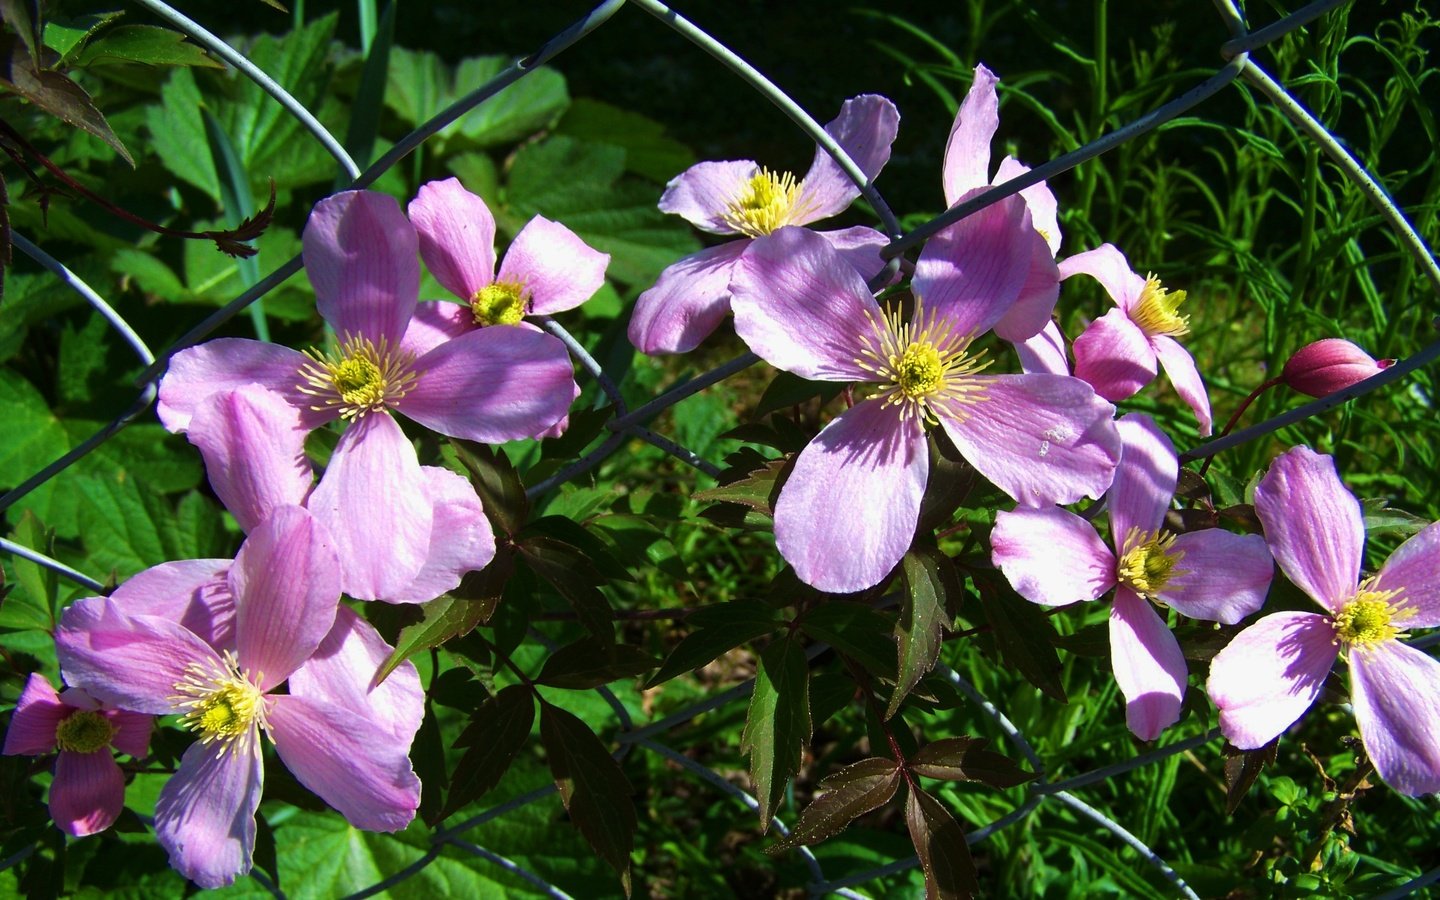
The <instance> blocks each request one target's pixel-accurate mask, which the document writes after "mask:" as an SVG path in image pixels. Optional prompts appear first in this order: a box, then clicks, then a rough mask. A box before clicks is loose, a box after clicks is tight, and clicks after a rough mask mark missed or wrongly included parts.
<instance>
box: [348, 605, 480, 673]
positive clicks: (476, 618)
mask: <svg viewBox="0 0 1440 900" xmlns="http://www.w3.org/2000/svg"><path fill="white" fill-rule="evenodd" d="M423 608H424V610H425V617H424V618H423V619H421V620H420V621H419V622H416V623H415V624H414V625H406V626H405V627H404V628H402V629H400V637H399V639H397V640H396V641H395V649H394V651H392V652H391V654H390V655H389V656H388V657H386V659H385V662H383V663H381V665H380V670H379V671H378V672H376V673H375V679H376V681H377V682H378V681H384V680H385V679H386V678H387V677H389V675H390V673H391V672H393V671H395V669H396V668H397V667H399V665H400V664H401V663H403V662H404V661H405V660H407V659H409V658H410V657H412V656H414V655H415V654H417V653H422V652H424V651H426V650H429V649H430V648H431V647H438V646H440V645H441V644H443V643H445V642H446V641H448V640H450V639H451V638H453V637H458V636H459V635H462V634H468V633H469V632H470V630H471V629H473V628H474V627H475V626H476V625H478V624H480V621H481V619H482V618H483V615H484V613H485V603H484V602H482V601H476V600H465V599H462V598H459V597H455V596H452V595H450V594H441V595H440V596H439V597H437V598H435V599H434V600H431V601H430V602H429V603H426V604H424V606H423Z"/></svg>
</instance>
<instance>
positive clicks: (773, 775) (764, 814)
mask: <svg viewBox="0 0 1440 900" xmlns="http://www.w3.org/2000/svg"><path fill="white" fill-rule="evenodd" d="M809 680H810V667H809V662H808V661H807V660H806V659H805V648H804V647H803V646H801V642H800V639H799V637H798V636H797V635H794V634H789V635H786V636H785V637H783V638H781V639H780V640H778V641H774V642H772V643H771V644H770V646H768V647H766V648H765V650H764V651H763V652H762V653H761V654H760V665H759V667H758V668H757V670H756V672H755V690H754V692H753V693H752V694H751V695H750V708H749V710H748V711H747V712H746V715H745V730H744V732H743V733H742V734H741V735H740V751H741V752H742V753H749V754H750V780H751V782H752V783H753V784H754V785H755V799H756V800H757V801H759V810H758V811H759V813H760V830H761V831H766V830H768V829H769V827H770V819H771V817H772V816H774V814H775V804H776V803H778V802H779V801H780V797H781V795H782V794H784V792H785V785H786V783H787V782H788V781H789V780H790V778H791V776H793V775H794V774H795V773H796V772H798V771H800V760H801V758H802V756H803V754H804V750H805V745H806V744H808V743H809V742H810V733H811V722H810V684H809Z"/></svg>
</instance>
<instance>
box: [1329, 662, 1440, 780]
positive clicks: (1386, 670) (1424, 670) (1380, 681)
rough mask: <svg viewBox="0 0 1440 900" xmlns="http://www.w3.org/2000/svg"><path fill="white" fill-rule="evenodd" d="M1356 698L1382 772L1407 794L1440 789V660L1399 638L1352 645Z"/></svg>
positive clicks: (1357, 717) (1362, 726)
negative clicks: (1359, 646) (1368, 646)
mask: <svg viewBox="0 0 1440 900" xmlns="http://www.w3.org/2000/svg"><path fill="white" fill-rule="evenodd" d="M1350 700H1351V703H1352V704H1353V705H1354V708H1355V722H1356V724H1358V725H1359V726H1360V737H1361V738H1362V739H1363V740H1364V741H1365V752H1366V753H1368V754H1369V755H1370V761H1371V762H1373V763H1375V770H1376V771H1377V772H1379V773H1380V777H1381V778H1383V779H1385V782H1386V783H1387V784H1389V785H1390V786H1391V787H1393V788H1394V789H1395V790H1397V791H1399V792H1400V793H1402V794H1404V795H1406V796H1407V797H1418V796H1420V795H1421V794H1430V793H1434V792H1435V791H1440V662H1437V661H1435V660H1434V659H1433V658H1431V657H1430V656H1428V655H1426V654H1425V653H1423V652H1421V651H1419V650H1416V649H1415V648H1414V647H1407V646H1406V645H1404V644H1402V643H1400V642H1399V641H1387V642H1385V643H1384V644H1379V645H1377V646H1375V647H1373V648H1371V649H1370V650H1368V651H1367V650H1356V649H1351V651H1350Z"/></svg>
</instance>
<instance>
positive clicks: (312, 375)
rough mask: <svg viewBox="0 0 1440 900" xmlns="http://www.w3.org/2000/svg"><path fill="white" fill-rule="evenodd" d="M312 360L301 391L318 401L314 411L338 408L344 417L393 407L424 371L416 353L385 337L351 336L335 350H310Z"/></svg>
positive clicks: (303, 375) (302, 372)
mask: <svg viewBox="0 0 1440 900" xmlns="http://www.w3.org/2000/svg"><path fill="white" fill-rule="evenodd" d="M306 355H307V356H309V357H310V359H311V360H312V361H311V362H309V363H307V364H306V365H304V366H303V367H301V369H300V378H301V383H300V384H299V385H298V388H299V390H300V392H301V393H304V394H309V395H310V396H311V397H314V398H316V400H317V401H318V402H317V403H316V404H315V405H313V406H311V407H310V408H311V409H313V410H327V411H337V412H339V413H340V417H341V418H342V419H358V418H360V417H362V416H364V415H365V414H366V413H368V412H373V411H375V410H377V409H384V408H385V407H388V406H393V405H395V403H396V402H397V401H398V400H399V399H400V398H401V397H404V396H405V394H406V393H407V392H409V390H410V389H411V388H412V387H414V386H415V382H416V381H417V380H418V379H419V377H420V374H419V373H418V372H416V371H415V370H414V368H413V364H414V362H415V355H414V354H413V353H408V352H405V351H402V350H400V349H399V348H396V347H391V346H390V344H389V342H388V341H386V340H385V339H384V338H382V339H381V340H380V343H378V344H377V343H375V342H374V341H371V340H370V339H369V338H362V337H351V338H349V339H347V340H345V341H343V342H342V343H341V344H340V346H339V348H338V349H337V350H335V352H333V353H329V354H322V353H320V352H319V351H318V350H307V351H306Z"/></svg>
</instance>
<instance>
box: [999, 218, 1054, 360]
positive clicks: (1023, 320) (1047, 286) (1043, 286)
mask: <svg viewBox="0 0 1440 900" xmlns="http://www.w3.org/2000/svg"><path fill="white" fill-rule="evenodd" d="M1022 196H1023V194H1022ZM1029 243H1030V272H1029V274H1028V275H1026V277H1025V284H1024V285H1023V286H1022V287H1021V288H1020V295H1019V296H1018V297H1016V298H1015V304H1014V305H1013V306H1011V307H1010V309H1009V311H1008V312H1006V313H1005V315H1003V316H1001V317H1000V321H998V322H996V323H995V333H996V334H998V335H999V336H1000V337H1002V338H1004V339H1005V340H1007V341H1023V340H1025V339H1026V338H1032V337H1034V336H1035V335H1036V334H1038V333H1039V332H1040V330H1041V329H1043V328H1044V327H1045V326H1046V325H1048V324H1050V317H1051V316H1052V315H1053V314H1054V313H1055V301H1056V300H1057V299H1058V298H1059V297H1060V270H1059V269H1058V268H1057V267H1056V265H1055V255H1054V254H1053V253H1051V252H1050V246H1049V245H1048V244H1046V243H1045V239H1044V237H1043V236H1042V235H1041V234H1040V233H1039V232H1038V231H1037V232H1035V233H1034V234H1032V235H1031V236H1030V237H1029Z"/></svg>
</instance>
